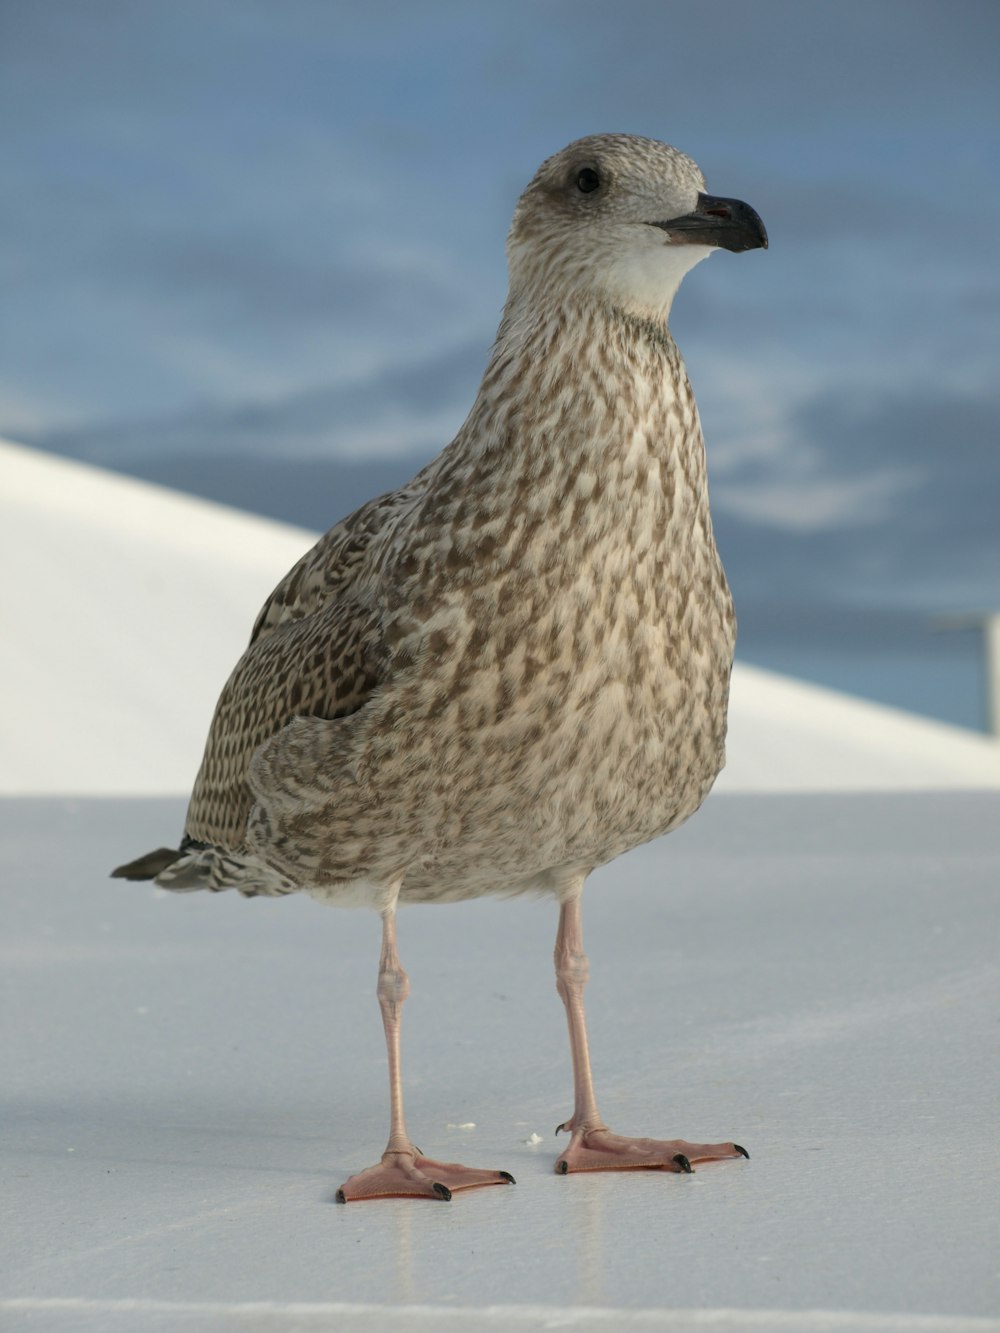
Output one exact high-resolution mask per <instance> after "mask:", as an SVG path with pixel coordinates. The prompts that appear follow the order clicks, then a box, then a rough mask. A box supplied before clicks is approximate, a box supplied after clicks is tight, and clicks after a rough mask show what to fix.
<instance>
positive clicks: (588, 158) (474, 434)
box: [113, 134, 767, 1202]
mask: <svg viewBox="0 0 1000 1333" xmlns="http://www.w3.org/2000/svg"><path fill="white" fill-rule="evenodd" d="M766 247H767V234H766V232H765V230H764V226H763V223H762V222H761V220H760V218H759V217H758V215H757V214H756V213H755V212H754V210H753V209H752V208H751V207H750V206H749V205H747V204H745V203H743V202H741V201H740V200H737V199H727V198H721V197H718V196H715V195H711V194H708V193H706V191H705V181H704V177H703V176H702V173H701V171H700V170H699V168H698V167H697V165H696V164H695V163H694V162H693V161H692V160H691V159H690V158H689V157H687V156H686V155H685V154H683V153H681V152H679V151H678V150H677V149H675V148H672V147H670V146H669V145H667V144H665V143H661V142H659V141H657V140H653V139H648V138H640V137H638V136H635V135H627V134H598V135H592V136H589V137H587V138H583V139H578V140H577V141H576V142H574V143H571V144H570V145H569V146H568V147H567V148H564V149H563V150H562V151H561V152H559V153H556V154H555V155H554V156H552V157H550V158H548V159H547V160H546V161H545V162H543V163H542V165H541V167H539V169H538V171H537V172H536V174H535V176H534V178H533V179H532V180H531V182H530V184H529V185H528V186H527V188H526V189H525V191H524V193H523V194H522V195H521V197H520V199H519V201H518V203H517V207H516V211H515V213H514V219H513V223H512V225H511V229H510V233H509V237H508V242H507V257H508V264H509V270H510V287H509V293H508V297H507V302H506V305H505V307H504V310H503V316H502V318H501V321H500V326H499V330H498V332H497V336H496V341H495V343H494V345H493V349H492V353H491V355H490V359H489V363H488V365H487V368H486V371H485V374H484V376H483V379H482V383H481V385H480V387H479V392H478V394H477V396H476V399H475V402H474V403H473V405H472V410H471V411H470V413H469V415H468V417H467V419H466V421H465V423H464V425H463V426H462V427H461V429H460V430H459V432H458V434H457V435H456V437H455V439H454V440H453V441H452V442H451V444H449V445H448V446H447V447H446V448H445V449H444V450H443V451H442V452H441V453H440V454H439V455H438V456H437V457H436V458H435V459H434V460H433V461H432V462H431V463H429V464H428V465H427V466H426V467H425V468H424V469H423V470H422V471H421V472H419V473H418V474H417V475H416V476H415V477H414V478H413V479H412V481H410V482H408V483H407V484H406V485H405V486H403V487H402V488H401V489H400V490H397V491H393V492H391V493H390V494H387V495H383V496H380V497H378V498H376V499H374V500H371V501H369V502H368V503H367V504H365V505H363V506H362V507H361V508H360V509H358V510H357V511H356V512H355V513H353V514H351V515H350V516H349V517H348V518H346V519H344V520H343V521H342V522H340V523H338V524H336V526H334V527H333V528H331V529H330V531H329V532H327V533H326V534H325V535H324V536H323V537H321V538H320V539H319V541H318V542H317V543H316V545H315V546H314V547H313V548H312V549H311V550H310V551H309V552H308V553H307V554H306V555H305V556H303V558H302V559H301V560H300V561H299V562H298V564H297V565H295V566H294V568H293V569H292V570H291V571H290V572H289V573H288V574H287V576H286V577H285V578H284V579H283V580H282V582H281V583H280V584H279V585H278V587H277V588H276V589H275V590H274V592H273V593H272V594H271V596H270V597H269V598H268V600H267V601H266V602H265V604H264V607H263V609H262V610H261V612H260V614H259V616H258V617H257V621H256V624H255V625H254V627H253V631H252V634H251V637H250V643H249V646H248V647H247V649H246V652H245V653H244V654H243V656H242V657H241V659H240V660H239V662H238V663H237V665H236V667H235V669H234V671H233V673H232V675H231V676H230V678H229V680H228V682H227V683H226V685H225V687H224V689H223V691H222V695H221V697H220V699H219V702H218V705H217V707H216V711H215V715H214V718H213V721H212V724H211V729H210V731H209V735H208V741H207V744H206V748H205V755H204V759H203V761H202V765H201V769H200V771H199V773H198V776H197V779H196V781H195V785H194V790H193V793H192V796H191V801H190V806H189V808H188V813H187V819H186V824H185V831H184V836H183V839H182V841H181V844H180V847H179V848H177V849H167V848H163V849H160V850H158V851H155V852H151V853H148V854H147V855H146V856H143V857H140V858H139V859H138V860H136V861H133V862H131V863H130V864H128V865H124V866H120V867H119V868H118V869H117V870H115V871H114V872H113V874H114V875H115V876H116V877H120V878H125V879H137V880H148V879H155V881H156V883H157V884H159V885H161V886H162V887H163V888H166V889H173V890H176V891H178V892H187V891H190V890H197V889H207V890H212V891H217V890H221V889H227V888H233V889H237V890H238V891H239V892H240V893H242V894H244V895H246V896H253V895H255V894H265V895H280V894H288V893H294V892H305V893H308V894H311V895H312V896H313V897H315V898H318V899H320V900H322V901H324V902H328V903H331V904H334V905H340V906H359V905H361V906H368V907H371V908H373V909H374V910H375V911H377V912H378V913H379V914H380V916H381V920H382V948H381V956H380V959H379V966H378V985H377V994H378V1000H379V1005H380V1007H381V1011H382V1019H383V1025H384V1028H385V1037H386V1046H387V1052H388V1067H389V1089H390V1130H389V1138H388V1142H387V1145H386V1150H385V1152H384V1153H383V1155H382V1158H381V1160H380V1161H379V1162H377V1163H375V1164H374V1165H373V1166H370V1167H368V1168H367V1169H365V1170H362V1171H360V1172H358V1173H357V1174H355V1175H353V1176H351V1177H350V1179H348V1180H347V1181H345V1182H344V1184H342V1185H341V1186H340V1188H339V1190H338V1191H337V1198H338V1200H339V1201H341V1202H348V1201H352V1200H356V1199H370V1198H377V1197H384V1196H411V1195H412V1196H423V1197H429V1198H437V1199H450V1198H451V1196H452V1193H453V1192H454V1191H456V1190H462V1189H470V1188H473V1187H476V1186H484V1185H494V1184H507V1183H511V1184H512V1183H513V1177H512V1176H511V1175H510V1173H509V1172H506V1171H500V1170H491V1169H483V1168H476V1167H468V1166H464V1165H462V1164H460V1163H454V1162H439V1161H435V1160H433V1159H431V1158H428V1157H425V1156H424V1155H423V1154H422V1153H421V1152H420V1150H419V1149H418V1148H416V1147H415V1146H414V1144H413V1141H412V1139H411V1138H410V1135H409V1133H408V1131H407V1128H406V1123H405V1120H404V1116H403V1086H402V1074H401V1059H400V1024H401V1018H402V1011H403V1005H404V1002H405V1000H406V997H407V994H408V993H409V978H408V976H407V973H406V972H405V971H404V969H403V965H402V963H401V962H400V957H399V952H398V948H397V939H396V909H397V906H398V904H400V903H440V902H457V901H460V900H462V899H467V898H476V897H479V896H481V895H484V894H495V895H502V896H507V895H513V894H522V893H532V894H543V895H549V896H551V897H553V898H554V899H555V900H556V903H557V904H558V909H559V921H558V929H557V933H556V942H555V972H556V987H557V990H558V992H559V995H560V996H561V998H562V1001H563V1003H564V1005H565V1008H566V1016H567V1021H568V1025H569V1040H570V1050H571V1054H572V1063H573V1086H574V1101H573V1113H572V1115H571V1116H570V1118H569V1119H568V1120H566V1121H564V1122H563V1124H562V1125H560V1126H559V1130H565V1131H566V1132H568V1133H569V1135H570V1138H569V1143H568V1146H567V1147H566V1149H565V1151H564V1152H562V1153H561V1155H560V1156H559V1158H558V1160H557V1162H556V1171H557V1172H559V1173H561V1174H568V1173H571V1172H577V1171H604V1170H622V1169H636V1168H656V1169H660V1170H665V1171H668V1172H689V1171H691V1170H692V1164H693V1163H695V1162H702V1161H714V1160H720V1159H726V1158H738V1157H746V1156H748V1154H747V1152H746V1150H745V1149H743V1148H741V1147H740V1146H739V1145H738V1144H735V1143H731V1142H726V1143H689V1142H686V1141H684V1140H680V1139H651V1138H629V1137H625V1136H623V1135H619V1134H616V1133H613V1132H612V1131H611V1130H610V1129H609V1128H608V1127H607V1125H605V1123H604V1121H603V1120H602V1118H601V1115H600V1113H599V1111H598V1108H597V1101H596V1097H595V1093H594V1085H593V1080H592V1076H591V1065H590V1057H589V1053H588V1044H587V1030H586V1022H585V1016H584V1005H583V995H584V988H585V985H586V982H587V979H588V974H589V966H588V960H587V957H586V954H585V952H584V942H583V929H582V916H581V895H582V891H583V886H584V883H585V881H586V879H587V876H588V875H589V874H590V872H591V871H592V870H594V868H595V867H597V866H601V865H605V864H606V863H607V862H609V861H611V860H613V859H614V858H615V857H617V856H620V855H621V854H622V853H623V852H626V851H628V850H629V849H630V848H632V847H635V846H637V845H638V844H640V843H643V842H647V841H649V840H650V839H652V838H656V837H659V836H660V835H661V834H663V833H666V832H668V831H669V830H671V829H673V828H676V827H677V826H678V825H679V824H680V823H682V822H683V821H684V820H685V819H687V818H688V817H689V816H690V815H691V814H693V813H694V812H695V811H696V810H697V809H698V807H699V806H700V805H701V803H702V801H703V800H704V799H705V796H706V795H707V794H708V791H709V789H710V788H711V786H712V783H713V782H714V780H715V778H716V776H717V775H718V773H719V771H720V770H721V768H722V766H723V764H724V762H725V735H726V711H727V703H728V694H729V677H730V670H731V667H732V658H733V644H734V640H735V632H736V631H735V618H734V614H733V605H732V599H731V597H730V592H729V587H728V584H727V582H726V578H725V574H724V572H723V569H722V565H721V562H720V560H719V556H718V553H717V551H716V547H715V541H714V538H713V534H712V522H711V517H710V513H709V501H708V488H707V481H706V471H705V450H704V443H703V440H702V432H701V426H700V422H699V418H698V410H697V407H696V404H695V400H694V395H693V393H692V391H691V386H690V384H689V382H688V378H687V374H686V371H685V368H684V363H683V361H682V360H681V356H680V353H679V351H678V349H677V346H676V344H675V342H674V340H673V338H672V336H671V334H670V332H669V329H668V317H669V313H670V307H671V303H672V301H673V298H674V295H675V293H676V291H677V289H678V286H679V284H680V282H681V279H682V278H683V277H684V275H685V274H686V273H687V271H688V270H689V269H691V268H693V267H694V265H695V264H697V263H698V262H699V261H700V260H702V259H705V258H706V257H707V256H708V255H710V254H711V253H712V252H713V251H714V250H717V249H723V250H729V251H732V252H735V253H738V252H741V251H745V250H753V249H760V248H766ZM559 1130H557V1133H558V1132H559Z"/></svg>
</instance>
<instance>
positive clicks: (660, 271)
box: [601, 236, 714, 323]
mask: <svg viewBox="0 0 1000 1333" xmlns="http://www.w3.org/2000/svg"><path fill="white" fill-rule="evenodd" d="M713 248H714V247H712V246H710V245H669V244H664V242H663V241H662V240H661V239H660V237H658V236H655V243H654V244H651V245H648V246H643V247H642V248H638V247H637V248H634V249H630V250H625V251H622V252H621V253H620V254H619V255H618V256H617V257H615V258H613V259H611V260H610V262H609V263H608V266H607V269H606V271H605V273H604V274H603V275H602V282H601V286H602V288H603V291H604V294H605V295H606V296H607V297H608V299H609V300H610V301H611V302H612V304H613V305H615V306H617V307H618V308H619V309H621V310H627V311H628V312H629V313H630V314H636V315H641V316H643V317H645V318H648V319H653V320H655V321H656V322H657V323H666V321H667V317H668V316H669V314H670V307H671V305H672V304H673V300H674V297H675V296H676V295H677V289H678V287H679V286H680V285H681V281H682V279H683V278H684V275H685V273H688V272H690V270H691V269H693V268H694V266H695V264H699V263H701V261H702V260H703V259H707V258H708V256H709V255H710V254H712V252H713Z"/></svg>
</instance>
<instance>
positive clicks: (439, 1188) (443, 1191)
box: [431, 1180, 451, 1203]
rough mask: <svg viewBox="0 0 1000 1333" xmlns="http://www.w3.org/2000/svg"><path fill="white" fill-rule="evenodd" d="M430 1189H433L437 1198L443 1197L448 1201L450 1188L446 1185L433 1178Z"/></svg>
mask: <svg viewBox="0 0 1000 1333" xmlns="http://www.w3.org/2000/svg"><path fill="white" fill-rule="evenodd" d="M431 1189H432V1190H433V1191H434V1193H435V1194H436V1195H437V1196H438V1198H439V1199H444V1201H445V1203H448V1201H449V1200H450V1199H451V1190H450V1189H449V1188H448V1186H447V1185H442V1184H441V1182H440V1181H439V1180H435V1182H434V1184H433V1185H432V1186H431Z"/></svg>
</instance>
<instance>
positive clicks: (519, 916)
mask: <svg viewBox="0 0 1000 1333" xmlns="http://www.w3.org/2000/svg"><path fill="white" fill-rule="evenodd" d="M182 815H183V802H182V801H180V800H173V799H169V800H166V799H162V800H148V801H141V800H136V801H132V802H129V801H125V800H82V799H81V800H78V801H64V800H41V799H24V800H16V799H8V800H5V801H3V802H0V852H2V856H3V861H4V867H3V884H4V931H3V946H2V948H3V972H2V975H3V987H4V992H3V1006H2V1013H3V1022H4V1028H3V1052H2V1068H3V1088H2V1093H0V1099H2V1100H0V1105H2V1118H3V1126H4V1128H3V1139H2V1166H3V1172H4V1178H5V1184H4V1187H3V1194H2V1200H0V1209H2V1225H3V1270H2V1277H0V1297H2V1299H0V1327H2V1328H3V1329H4V1330H7V1329H20V1328H31V1329H46V1330H47V1329H53V1330H60V1331H61V1330H67V1329H86V1330H91V1329H92V1330H100V1331H101V1333H105V1331H107V1330H111V1331H112V1333H119V1331H121V1333H124V1331H125V1330H134V1329H147V1328H149V1329H157V1330H160V1329H163V1330H173V1329H185V1330H187V1329H198V1330H215V1329H219V1330H229V1329H240V1330H243V1329H247V1330H254V1333H256V1331H258V1330H261V1331H264V1330H276V1331H280V1333H287V1331H288V1330H292V1329H319V1328H324V1329H337V1330H340V1329H357V1330H362V1329H364V1330H369V1329H371V1330H377V1329H383V1328H386V1329H405V1330H417V1329H419V1330H430V1329H446V1330H447V1329H452V1328H454V1329H456V1330H458V1329H473V1330H475V1329H480V1328H482V1329H507V1328H509V1329H528V1328H531V1329H535V1328H538V1329H541V1328H581V1329H601V1330H603V1329H609V1330H610V1329H612V1328H618V1327H623V1326H624V1327H641V1328H647V1327H649V1328H665V1329H674V1330H689V1329H690V1330H695V1329H705V1328H711V1329H765V1330H766V1329H771V1328H773V1329H803V1330H811V1329H817V1330H819V1329H823V1330H826V1329H845V1330H854V1331H856V1330H868V1329H871V1330H889V1329H892V1330H909V1329H912V1330H915V1331H916V1333H920V1331H921V1330H926V1331H927V1333H930V1330H942V1331H944V1330H948V1331H949V1333H958V1331H959V1330H973V1329H985V1328H1000V1321H997V1320H996V1319H995V1316H996V1315H997V1314H998V1313H1000V1272H998V1270H1000V1125H998V1119H997V1094H998V1091H1000V1074H998V1070H1000V1059H998V1054H1000V1040H998V1038H1000V1024H998V1000H1000V979H998V976H1000V974H998V964H997V942H998V938H1000V931H998V926H1000V893H998V885H1000V819H998V800H997V796H996V794H995V793H989V792H978V793H967V794H965V793H955V792H949V793H945V794H942V795H929V794H912V793H911V794H906V795H899V796H891V795H885V794H880V795H876V796H870V795H869V796H864V795H855V796H843V795H800V796H778V795H766V796H754V795H719V796H716V797H713V798H711V799H710V801H709V803H708V805H707V806H706V808H705V810H704V811H703V812H702V813H701V814H700V815H698V816H697V817H696V818H695V819H694V820H692V821H691V823H690V824H688V825H687V826H686V827H685V828H683V829H681V830H680V831H678V832H677V833H675V834H674V835H672V836H671V837H669V838H667V839H665V840H663V841H661V842H659V843H656V844H653V845H652V846H650V847H647V848H644V849H640V850H639V851H638V852H636V853H633V854H632V855H631V856H630V857H627V858H625V859H624V860H622V861H620V862H618V863H616V864H615V865H613V866H611V867H609V868H608V869H606V870H604V871H603V872H601V873H600V874H598V875H596V876H595V877H594V879H593V880H592V882H591V887H590V889H589V891H588V896H587V899H586V908H585V926H586V929H587V938H588V948H589V952H590V955H591V963H592V972H593V981H592V983H591V986H590V988H589V992H588V1009H589V1015H590V1022H591V1036H592V1044H593V1053H594V1061H595V1069H596V1074H597V1080H598V1094H599V1097H600V1100H601V1104H602V1110H603V1112H604V1115H605V1117H606V1119H607V1120H608V1121H609V1122H610V1123H611V1124H612V1126H613V1127H615V1128H617V1129H620V1130H621V1131H623V1132H633V1133H663V1134H665V1135H671V1136H673V1135H680V1136H686V1137H690V1138H697V1137H706V1138H709V1139H712V1138H718V1139H722V1138H727V1137H734V1138H735V1139H736V1140H737V1142H741V1143H744V1144H745V1145H746V1146H747V1148H748V1149H749V1151H750V1153H751V1157H752V1160H751V1161H749V1162H739V1163H731V1164H730V1163H726V1164H719V1165H716V1166H712V1167H703V1168H701V1169H700V1170H699V1171H698V1172H697V1174H696V1175H694V1176H691V1177H684V1176H676V1175H667V1174H662V1173H654V1172H648V1173H647V1172H643V1173H627V1174H621V1175H610V1174H593V1175H584V1176H570V1177H567V1178H561V1177H557V1176H555V1175H554V1174H553V1172H552V1166H553V1162H554V1159H555V1156H556V1151H557V1148H556V1141H555V1139H554V1138H553V1137H552V1130H553V1126H554V1125H555V1124H556V1123H557V1121H560V1120H561V1119H563V1118H564V1117H565V1116H566V1115H567V1114H568V1113H569V1111H570V1109H571V1108H570V1086H571V1084H570V1070H569V1055H568V1049H567V1043H566V1039H565V1033H564V1023H563V1016H562V1010H561V1006H560V1004H559V1001H558V998H557V996H556V994H555V991H554V986H553V979H552V971H551V947H552V937H553V932H554V926H555V911H554V907H553V905H552V904H550V903H547V902H537V901H523V900H518V901H509V902H481V903H473V904H466V905H460V906H452V907H439V908H429V907H427V908H420V909H417V910H414V909H410V910H405V911H403V912H402V913H401V917H400V946H401V952H402V957H403V960H404V963H405V964H406V966H407V968H408V970H409V972H410V974H411V978H412V983H413V992H412V998H411V999H410V1001H409V1002H408V1005H407V1009H406V1017H405V1022H404V1048H403V1050H404V1068H405V1073H406V1079H407V1092H408V1107H407V1109H408V1116H409V1120H410V1127H411V1130H412V1131H413V1134H414V1137H415V1139H416V1141H417V1142H418V1143H419V1144H420V1145H421V1147H422V1148H423V1149H424V1150H425V1151H427V1152H428V1153H431V1154H439V1155H441V1156H443V1157H445V1158H459V1159H462V1160H465V1161H467V1162H470V1163H473V1164H478V1165H484V1166H493V1167H498V1168H500V1167H502V1168H506V1169H508V1170H510V1171H512V1172H513V1173H514V1175H515V1176H516V1177H517V1180H518V1184H517V1186H516V1188H496V1189H489V1190H481V1191H476V1192H473V1193H469V1194H459V1195H456V1197H455V1199H454V1200H453V1202H452V1203H450V1204H443V1203H437V1202H430V1201H427V1202H424V1201H410V1200H386V1201H375V1202H372V1203H366V1204H353V1205H348V1206H346V1207H345V1206H341V1205H337V1204H336V1203H334V1202H333V1196H334V1191H335V1189H336V1186H337V1185H338V1184H339V1183H340V1181H341V1180H342V1179H343V1177H344V1176H346V1175H347V1174H349V1173H350V1172H352V1171H353V1170H355V1169H357V1168H359V1167H361V1166H363V1165H365V1164H367V1163H368V1162H370V1161H372V1160H374V1159H375V1158H376V1157H377V1155H378V1154H379V1152H380V1151H381V1148H382V1146H383V1141H384V1134H385V1129H386V1096H385V1072H384V1054H383V1046H382V1036H381V1025H380V1021H379V1014H378V1009H377V1005H376V1002H375V998H374V984H375V970H376V959H377V948H378V929H377V925H378V923H377V920H376V918H375V917H374V916H372V915H369V914H365V913H350V912H335V911H332V910H330V909H327V908H323V907H321V906H319V905H317V904H316V903H314V902H312V901H310V900H307V899H305V898H295V899H291V900H280V901H265V900H255V901H253V902H246V901H244V900H242V899H240V898H238V897H237V896H235V895H232V894H225V895H220V896H218V897H210V896H208V895H191V896H189V897H185V898H179V897H173V896H169V895H166V894H163V893H160V892H159V891H157V890H153V889H151V888H149V887H147V886H144V885H129V884H126V883H122V882H119V881H110V880H108V879H107V878H106V875H107V872H108V870H109V869H110V868H111V867H112V866H113V865H115V864H116V863H117V862H119V861H120V860H122V859H123V858H126V857H128V856H131V855H134V854H136V853H138V852H141V851H144V850H146V849H147V848H149V847H153V846H157V845H160V844H163V843H169V842H170V841H171V840H172V839H173V837H174V836H175V835H176V834H177V832H178V830H179V828H180V824H181V820H182ZM469 1124H473V1125H474V1128H464V1127H463V1126H466V1125H469ZM535 1134H537V1135H538V1136H540V1139H541V1141H540V1142H539V1143H537V1144H536V1143H532V1142H527V1141H526V1140H530V1139H531V1137H532V1136H533V1135H535Z"/></svg>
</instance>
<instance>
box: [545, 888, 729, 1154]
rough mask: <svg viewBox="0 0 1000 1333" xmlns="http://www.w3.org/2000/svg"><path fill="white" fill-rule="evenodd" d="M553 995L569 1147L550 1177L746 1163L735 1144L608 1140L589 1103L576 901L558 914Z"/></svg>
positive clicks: (585, 965)
mask: <svg viewBox="0 0 1000 1333" xmlns="http://www.w3.org/2000/svg"><path fill="white" fill-rule="evenodd" d="M555 962H556V989H557V990H558V992H559V994H560V995H561V996H562V1001H563V1004H564V1005H565V1006H566V1018H567V1020H568V1022H569V1044H570V1050H571V1052H572V1054H573V1116H572V1119H570V1120H567V1121H566V1122H565V1123H564V1124H562V1125H560V1126H559V1127H558V1129H557V1130H556V1133H557V1134H558V1133H559V1131H560V1130H563V1129H565V1130H569V1131H570V1132H571V1135H572V1137H571V1139H570V1142H569V1147H568V1148H567V1149H566V1151H565V1152H564V1153H563V1154H562V1156H561V1157H560V1158H559V1160H558V1161H557V1162H556V1171H557V1172H559V1173H560V1174H561V1175H566V1174H567V1173H568V1172H570V1171H623V1170H629V1169H633V1170H634V1169H636V1168H639V1167H657V1168H659V1169H660V1170H663V1171H690V1170H691V1169H692V1168H691V1163H692V1162H710V1161H717V1160H720V1159H723V1158H727V1157H749V1155H750V1154H749V1153H748V1152H747V1151H746V1149H745V1148H741V1147H740V1146H739V1145H738V1144H736V1143H687V1142H685V1140H683V1139H631V1138H625V1137H623V1136H622V1135H621V1134H612V1132H611V1131H610V1130H609V1129H608V1127H607V1125H605V1123H604V1121H603V1120H602V1119H601V1115H600V1112H599V1111H598V1109H597V1101H596V1099H595V1097H594V1083H593V1079H592V1077H591V1073H590V1050H589V1047H588V1045H587V1021H586V1018H585V1016H584V1012H583V988H584V986H585V985H586V984H587V980H588V977H589V975H590V964H589V962H588V960H587V955H586V954H585V953H584V952H583V923H582V916H581V911H580V896H579V894H576V895H574V896H573V897H572V898H568V899H566V900H565V901H564V902H563V904H562V907H561V909H560V912H559V930H558V932H557V934H556V948H555Z"/></svg>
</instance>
